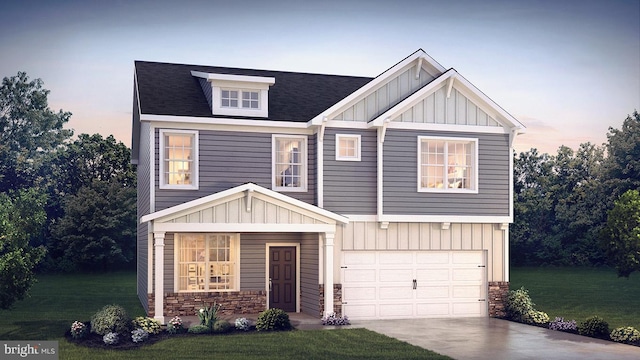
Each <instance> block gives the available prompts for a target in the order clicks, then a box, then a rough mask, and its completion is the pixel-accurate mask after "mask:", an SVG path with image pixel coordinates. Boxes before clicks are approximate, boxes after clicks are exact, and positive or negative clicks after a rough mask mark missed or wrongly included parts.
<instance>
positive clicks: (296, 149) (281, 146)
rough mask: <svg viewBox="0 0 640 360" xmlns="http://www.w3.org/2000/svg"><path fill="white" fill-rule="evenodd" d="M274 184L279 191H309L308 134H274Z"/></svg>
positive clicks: (274, 187)
mask: <svg viewBox="0 0 640 360" xmlns="http://www.w3.org/2000/svg"><path fill="white" fill-rule="evenodd" d="M272 146H273V149H272V162H273V164H272V170H273V174H272V182H273V184H272V186H273V189H274V190H279V191H307V138H306V136H302V137H301V136H287V135H273V138H272Z"/></svg>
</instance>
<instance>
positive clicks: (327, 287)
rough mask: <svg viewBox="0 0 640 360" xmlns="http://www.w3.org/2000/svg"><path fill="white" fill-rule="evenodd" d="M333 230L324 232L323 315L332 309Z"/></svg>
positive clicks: (327, 314) (330, 312) (326, 314)
mask: <svg viewBox="0 0 640 360" xmlns="http://www.w3.org/2000/svg"><path fill="white" fill-rule="evenodd" d="M335 236H336V234H335V233H334V232H325V233H324V262H325V264H324V315H325V316H329V315H331V314H333V313H334V311H333V276H334V275H333V271H334V269H333V267H334V263H333V257H334V251H333V247H334V240H335Z"/></svg>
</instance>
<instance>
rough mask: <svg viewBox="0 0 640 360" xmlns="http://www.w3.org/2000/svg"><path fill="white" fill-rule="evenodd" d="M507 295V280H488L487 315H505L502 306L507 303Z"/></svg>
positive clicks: (499, 316) (498, 316)
mask: <svg viewBox="0 0 640 360" xmlns="http://www.w3.org/2000/svg"><path fill="white" fill-rule="evenodd" d="M508 295H509V282H508V281H490V282H489V317H496V318H503V317H505V315H506V314H505V310H504V307H505V305H506V303H507V296H508Z"/></svg>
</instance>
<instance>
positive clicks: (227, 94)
mask: <svg viewBox="0 0 640 360" xmlns="http://www.w3.org/2000/svg"><path fill="white" fill-rule="evenodd" d="M239 94H242V101H240V100H239V98H238V96H239ZM220 107H223V108H235V109H254V110H255V109H260V92H259V91H251V90H224V89H223V90H220Z"/></svg>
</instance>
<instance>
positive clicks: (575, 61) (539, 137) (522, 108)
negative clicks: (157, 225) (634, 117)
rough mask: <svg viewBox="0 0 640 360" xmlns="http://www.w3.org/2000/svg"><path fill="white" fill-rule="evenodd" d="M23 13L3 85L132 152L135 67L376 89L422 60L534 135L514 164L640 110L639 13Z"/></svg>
mask: <svg viewBox="0 0 640 360" xmlns="http://www.w3.org/2000/svg"><path fill="white" fill-rule="evenodd" d="M10 2H11V1H10ZM13 3H14V4H6V2H5V3H3V4H2V5H0V49H1V51H0V77H8V76H13V75H16V74H17V72H18V71H25V72H27V74H28V75H29V77H30V78H32V79H33V78H41V79H42V80H43V81H44V87H45V88H47V89H49V90H50V91H51V93H50V95H49V105H50V107H51V108H52V109H54V110H58V109H63V110H65V111H70V112H72V113H73V115H72V117H71V120H70V122H69V124H68V127H69V128H73V129H74V130H75V133H76V134H80V133H90V134H93V133H96V132H97V133H101V134H103V135H104V136H107V135H109V134H113V135H114V136H115V137H116V138H117V139H118V140H120V141H122V142H124V143H125V144H126V145H130V143H131V111H132V91H133V90H132V88H133V62H134V60H146V61H162V62H176V63H188V64H201V65H217V66H230V67H247V68H256V69H269V70H285V71H300V72H312V73H324V74H340V75H362V76H371V77H374V76H377V75H378V74H380V73H381V72H383V71H385V70H386V69H387V68H389V67H390V66H392V65H394V64H395V63H397V62H398V61H400V60H402V59H403V58H404V57H406V56H407V55H409V54H411V53H413V52H414V51H415V50H417V49H419V48H422V49H424V50H425V51H426V52H427V53H428V54H429V55H431V56H432V57H433V58H434V59H435V60H437V61H438V62H439V63H440V64H442V65H443V66H444V67H445V68H451V67H453V68H455V69H456V70H457V71H458V72H459V73H460V74H462V75H463V76H464V77H465V78H467V79H468V80H469V81H470V82H471V83H473V84H474V85H475V86H477V87H478V88H479V89H480V90H481V91H483V92H484V93H485V94H487V96H489V97H490V98H492V99H493V100H494V101H495V102H496V103H498V104H499V105H500V106H502V107H503V108H504V109H505V110H506V111H508V112H509V113H510V114H512V115H513V116H514V117H516V118H517V119H518V120H520V121H521V122H522V123H524V124H525V125H526V126H527V128H528V129H527V130H528V132H527V134H526V135H523V136H521V137H519V138H518V139H517V140H516V149H517V150H518V151H524V150H528V149H530V148H532V147H535V148H538V149H539V150H540V151H542V152H548V153H555V152H556V151H557V148H558V147H559V146H560V145H567V146H570V147H572V148H574V149H577V147H578V145H579V144H580V143H582V142H587V141H589V142H592V143H595V144H598V145H600V144H602V143H603V142H605V141H606V134H607V129H608V128H609V127H610V126H612V127H616V128H619V127H620V126H621V124H622V122H623V120H624V119H625V118H626V116H627V115H628V114H631V113H632V112H633V111H634V110H636V109H637V110H640V1H638V0H602V1H593V0H586V1H577V0H568V1H563V0H558V1H546V0H540V1H535V0H534V1H500V0H489V1H483V2H479V1H467V0H465V1H456V0H452V1H430V0H425V1H403V0H394V1H390V0H384V1H378V0H372V1H364V0H359V1H349V0H338V1H336V0H322V1H316V2H306V1H296V0H278V1H255V0H247V1H217V0H210V1H190V0H184V1H179V2H169V1H147V0H143V1H120V0H115V1H86V0H82V1H76V0H69V1H33V0H20V1H13Z"/></svg>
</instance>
